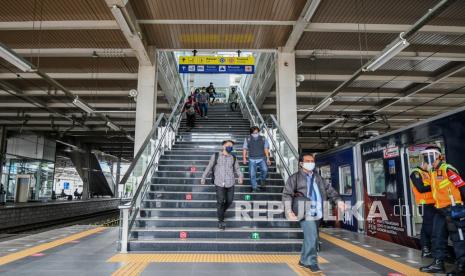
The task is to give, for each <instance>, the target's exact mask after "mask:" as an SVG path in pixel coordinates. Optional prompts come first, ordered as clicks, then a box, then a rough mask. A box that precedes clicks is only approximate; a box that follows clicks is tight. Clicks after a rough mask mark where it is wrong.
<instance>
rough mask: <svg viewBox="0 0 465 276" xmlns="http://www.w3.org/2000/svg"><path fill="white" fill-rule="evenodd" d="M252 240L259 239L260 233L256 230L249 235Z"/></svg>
mask: <svg viewBox="0 0 465 276" xmlns="http://www.w3.org/2000/svg"><path fill="white" fill-rule="evenodd" d="M251 238H252V240H259V239H260V234H259V233H258V232H253V233H252V235H251Z"/></svg>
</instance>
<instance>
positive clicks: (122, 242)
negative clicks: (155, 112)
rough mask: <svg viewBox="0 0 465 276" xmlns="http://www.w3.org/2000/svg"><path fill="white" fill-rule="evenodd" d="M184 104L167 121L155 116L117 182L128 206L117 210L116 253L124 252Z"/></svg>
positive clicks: (177, 106) (121, 206) (170, 142)
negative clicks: (118, 220)
mask: <svg viewBox="0 0 465 276" xmlns="http://www.w3.org/2000/svg"><path fill="white" fill-rule="evenodd" d="M184 101H185V96H184V97H181V98H180V99H179V100H178V102H177V103H176V105H175V106H174V108H173V111H172V112H171V114H170V116H169V117H166V115H165V114H164V113H162V114H160V115H159V116H158V119H157V122H156V123H155V125H154V127H153V128H152V130H151V131H150V133H149V134H148V135H147V138H146V139H145V141H144V143H143V144H142V146H141V148H140V149H139V151H138V152H137V154H136V156H135V158H134V161H133V162H132V163H131V165H130V166H129V168H128V170H127V172H126V174H125V175H124V177H123V179H122V180H121V182H120V184H123V185H124V192H125V193H127V194H125V195H126V197H129V198H130V202H128V203H126V204H124V205H120V206H119V209H120V225H119V251H120V252H121V253H126V252H127V248H128V242H129V235H130V233H131V229H132V226H133V225H134V221H135V220H136V218H137V215H138V213H139V210H140V206H141V203H142V201H143V199H144V198H145V195H146V192H147V190H148V187H150V184H151V183H152V177H153V176H154V175H155V173H156V171H157V170H158V161H159V159H160V157H161V156H162V155H163V153H164V151H165V150H170V149H171V147H172V146H173V145H174V142H175V139H176V133H177V131H178V129H179V125H180V123H181V118H182V116H181V115H182V108H183V106H184Z"/></svg>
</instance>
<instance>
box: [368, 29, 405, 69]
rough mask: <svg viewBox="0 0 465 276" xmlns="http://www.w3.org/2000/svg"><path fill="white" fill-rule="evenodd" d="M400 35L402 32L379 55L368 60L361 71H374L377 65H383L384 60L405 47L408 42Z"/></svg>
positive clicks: (386, 60) (387, 59)
mask: <svg viewBox="0 0 465 276" xmlns="http://www.w3.org/2000/svg"><path fill="white" fill-rule="evenodd" d="M402 35H403V33H401V34H400V35H399V38H398V39H396V40H395V41H394V42H392V43H391V44H390V45H388V46H387V47H386V49H384V51H383V52H382V53H381V54H380V55H379V56H377V57H376V58H374V59H373V60H372V61H370V63H369V64H368V65H367V66H366V67H365V68H364V69H363V71H371V72H373V71H376V70H377V69H378V68H379V67H381V66H383V65H384V64H385V63H386V62H388V61H389V60H391V59H392V58H393V57H395V56H396V55H397V54H399V53H400V52H402V51H403V50H404V49H405V48H407V47H408V46H409V45H410V43H409V42H408V41H407V40H406V39H405V38H403V37H402Z"/></svg>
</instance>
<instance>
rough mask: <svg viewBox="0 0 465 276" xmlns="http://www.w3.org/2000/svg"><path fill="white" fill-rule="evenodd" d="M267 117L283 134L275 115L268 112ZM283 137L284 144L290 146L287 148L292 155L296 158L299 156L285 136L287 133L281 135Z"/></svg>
mask: <svg viewBox="0 0 465 276" xmlns="http://www.w3.org/2000/svg"><path fill="white" fill-rule="evenodd" d="M269 118H270V119H271V120H272V121H273V124H274V125H275V126H276V128H278V130H279V132H281V133H283V134H284V130H283V129H282V128H281V125H280V124H279V123H278V120H276V117H275V116H274V115H273V114H270V117H269ZM283 138H284V140H286V144H288V145H289V146H290V147H289V148H290V149H291V151H292V153H293V154H294V156H295V157H296V158H299V152H297V149H296V148H294V146H293V145H292V143H291V141H290V140H289V137H287V135H283Z"/></svg>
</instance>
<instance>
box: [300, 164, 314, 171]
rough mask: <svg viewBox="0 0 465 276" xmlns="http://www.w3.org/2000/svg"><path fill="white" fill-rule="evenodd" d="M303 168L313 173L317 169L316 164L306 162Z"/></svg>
mask: <svg viewBox="0 0 465 276" xmlns="http://www.w3.org/2000/svg"><path fill="white" fill-rule="evenodd" d="M302 168H304V169H306V170H307V171H313V169H315V162H304V163H302Z"/></svg>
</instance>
